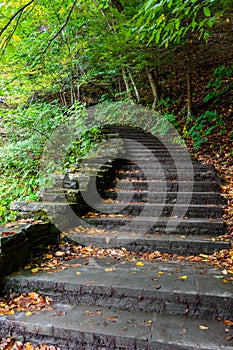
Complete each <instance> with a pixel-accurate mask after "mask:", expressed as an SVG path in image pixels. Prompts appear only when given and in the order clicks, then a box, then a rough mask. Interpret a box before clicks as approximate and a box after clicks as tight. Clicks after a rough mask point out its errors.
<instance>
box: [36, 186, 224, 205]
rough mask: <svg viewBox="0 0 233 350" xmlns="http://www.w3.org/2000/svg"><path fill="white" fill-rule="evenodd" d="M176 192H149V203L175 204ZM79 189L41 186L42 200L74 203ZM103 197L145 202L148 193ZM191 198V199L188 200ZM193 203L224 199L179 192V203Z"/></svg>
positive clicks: (218, 203)
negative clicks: (65, 200)
mask: <svg viewBox="0 0 233 350" xmlns="http://www.w3.org/2000/svg"><path fill="white" fill-rule="evenodd" d="M177 195H178V193H176V192H167V193H164V192H150V203H164V202H165V203H171V204H175V203H176V202H177ZM80 196H81V194H80V191H79V190H72V189H63V188H54V189H53V188H43V191H42V193H41V198H42V201H44V202H63V201H64V198H66V199H67V201H68V202H69V203H75V202H77V201H78V200H80ZM103 198H106V199H112V200H117V201H119V202H120V203H122V202H129V201H130V202H141V203H142V204H143V203H147V201H148V193H147V192H143V191H142V192H137V191H122V192H121V191H120V192H117V191H116V192H115V191H113V192H105V193H104V194H103ZM190 199H191V200H190ZM189 201H190V204H194V205H203V204H212V205H223V204H225V201H224V199H223V197H221V196H220V194H218V193H211V192H209V193H208V192H207V193H205V192H197V193H193V194H191V195H190V192H182V193H179V203H180V204H187V203H188V202H189Z"/></svg>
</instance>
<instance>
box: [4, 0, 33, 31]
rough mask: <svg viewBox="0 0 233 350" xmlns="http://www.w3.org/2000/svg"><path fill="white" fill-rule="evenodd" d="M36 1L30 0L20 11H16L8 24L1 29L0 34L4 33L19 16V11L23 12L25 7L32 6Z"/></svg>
mask: <svg viewBox="0 0 233 350" xmlns="http://www.w3.org/2000/svg"><path fill="white" fill-rule="evenodd" d="M33 2H34V0H31V1H29V2H28V3H27V4H25V5H24V6H23V7H21V8H20V9H19V10H18V11H16V12H15V14H14V15H13V16H12V17H11V18H10V19H9V21H8V22H7V24H6V25H5V26H4V27H3V28H2V29H1V30H0V36H1V35H2V33H3V32H4V31H5V30H6V29H7V28H8V27H9V25H10V24H11V22H12V21H13V20H14V19H15V18H16V17H17V16H18V14H19V13H22V12H23V11H24V10H25V8H27V7H28V6H30V5H31V4H32V3H33Z"/></svg>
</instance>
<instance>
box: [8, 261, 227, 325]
mask: <svg viewBox="0 0 233 350" xmlns="http://www.w3.org/2000/svg"><path fill="white" fill-rule="evenodd" d="M65 263H66V262H64V264H63V265H61V268H60V269H59V271H57V272H55V273H47V272H46V271H39V272H38V273H37V274H36V275H35V274H33V273H32V272H31V271H30V269H26V270H24V271H21V272H19V273H18V274H13V275H9V276H8V277H6V279H5V288H6V290H7V291H8V292H13V291H14V292H20V293H24V292H25V293H27V292H30V291H35V290H36V291H37V293H39V294H44V295H46V296H48V297H50V298H52V300H54V301H55V302H59V303H69V304H72V305H74V304H77V303H78V304H85V305H87V306H89V305H95V306H96V307H109V308H118V309H123V310H130V311H132V310H134V311H147V312H157V313H162V314H166V315H182V316H187V317H197V318H205V319H211V318H214V319H216V318H218V317H219V318H224V319H229V320H231V319H232V320H233V288H232V285H233V283H232V282H231V281H230V282H228V283H224V282H223V281H222V280H221V279H217V278H216V277H215V276H216V275H220V276H221V271H216V270H214V269H210V268H208V266H201V267H202V268H199V269H198V268H197V269H195V268H194V267H192V266H191V265H190V264H183V265H182V264H181V262H180V261H179V262H177V263H174V264H171V265H170V264H169V263H161V262H160V263H156V262H155V263H153V262H143V264H144V266H142V267H141V266H140V267H139V266H137V265H136V264H137V261H124V260H122V259H120V260H117V261H116V260H115V259H113V258H107V259H104V258H103V259H98V258H96V259H91V260H90V265H81V264H80V259H72V260H69V263H70V265H71V267H68V268H66V267H65ZM85 263H88V261H87V260H86V261H85ZM121 263H122V264H121ZM72 264H74V267H72ZM77 264H79V265H81V266H79V265H78V267H75V266H77ZM180 265H181V266H180ZM182 276H185V277H183V278H182ZM224 277H225V278H228V277H230V275H225V276H224ZM219 305H221V307H219Z"/></svg>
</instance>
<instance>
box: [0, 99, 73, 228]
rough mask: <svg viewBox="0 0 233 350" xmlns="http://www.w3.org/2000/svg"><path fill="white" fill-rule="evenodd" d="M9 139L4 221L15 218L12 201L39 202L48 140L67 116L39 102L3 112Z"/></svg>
mask: <svg viewBox="0 0 233 350" xmlns="http://www.w3.org/2000/svg"><path fill="white" fill-rule="evenodd" d="M2 112H3V113H2V123H3V124H4V127H5V128H6V132H7V140H6V141H5V142H4V143H2V145H1V147H0V169H1V171H0V191H1V201H0V221H1V222H6V221H8V220H12V219H14V214H13V213H11V212H10V211H9V205H10V203H11V201H12V200H29V201H30V200H35V199H37V191H38V186H39V165H40V157H41V154H42V152H43V147H44V143H45V141H46V139H48V138H49V136H50V135H51V132H52V131H53V130H54V129H55V128H56V127H57V126H58V125H60V124H61V123H62V122H64V121H65V120H66V119H67V117H66V116H65V115H64V112H65V111H64V109H63V108H61V107H59V106H57V105H56V104H43V103H37V104H34V105H30V106H29V107H28V108H20V107H19V108H17V109H15V110H14V109H9V110H7V111H2Z"/></svg>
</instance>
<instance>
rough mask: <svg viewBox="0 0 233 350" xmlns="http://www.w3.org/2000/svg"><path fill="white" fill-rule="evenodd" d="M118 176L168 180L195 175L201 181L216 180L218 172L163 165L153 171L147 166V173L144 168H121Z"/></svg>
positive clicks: (121, 177)
mask: <svg viewBox="0 0 233 350" xmlns="http://www.w3.org/2000/svg"><path fill="white" fill-rule="evenodd" d="M116 176H117V177H118V178H120V179H131V180H133V179H135V180H153V179H155V180H156V179H167V180H176V179H178V178H179V179H180V180H182V179H184V180H185V179H190V178H192V177H193V179H194V180H197V181H198V180H199V181H200V180H201V181H206V180H208V181H212V180H213V181H215V180H216V174H215V173H213V172H211V171H206V172H203V171H192V170H191V169H190V170H185V169H179V170H177V169H172V168H166V169H164V167H162V168H161V169H155V170H154V171H153V172H148V168H146V173H145V172H143V169H140V170H139V171H135V170H128V171H124V170H121V171H119V172H117V173H116Z"/></svg>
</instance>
